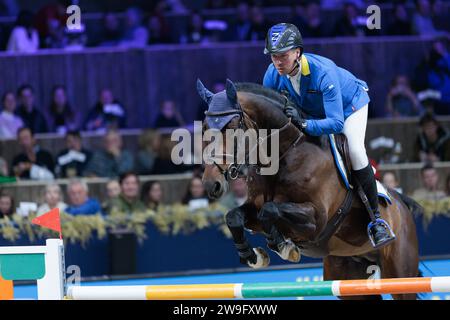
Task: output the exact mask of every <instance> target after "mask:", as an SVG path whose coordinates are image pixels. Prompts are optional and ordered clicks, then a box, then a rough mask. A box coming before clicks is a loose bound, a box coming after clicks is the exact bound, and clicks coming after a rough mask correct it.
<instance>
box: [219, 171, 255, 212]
mask: <svg viewBox="0 0 450 320" xmlns="http://www.w3.org/2000/svg"><path fill="white" fill-rule="evenodd" d="M247 196H248V190H247V182H246V181H245V179H244V178H238V179H236V180H233V181H231V182H230V191H229V192H228V193H227V194H226V195H225V196H223V197H222V198H221V199H220V204H221V205H223V206H224V207H226V208H228V209H230V210H231V209H234V208H237V207H240V206H242V205H243V204H244V203H245V201H247Z"/></svg>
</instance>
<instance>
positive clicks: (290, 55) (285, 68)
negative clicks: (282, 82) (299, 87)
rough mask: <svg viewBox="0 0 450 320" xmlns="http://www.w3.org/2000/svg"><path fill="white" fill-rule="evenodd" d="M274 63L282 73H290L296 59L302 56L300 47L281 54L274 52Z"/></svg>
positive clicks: (272, 56) (272, 57)
mask: <svg viewBox="0 0 450 320" xmlns="http://www.w3.org/2000/svg"><path fill="white" fill-rule="evenodd" d="M270 57H271V59H272V62H273V65H274V66H275V68H276V69H277V71H278V73H279V74H280V75H286V74H289V72H291V71H292V69H294V66H295V60H297V59H298V58H300V49H292V50H289V51H286V52H283V53H280V54H272V55H271V56H270Z"/></svg>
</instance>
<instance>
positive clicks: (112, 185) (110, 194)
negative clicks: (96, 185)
mask: <svg viewBox="0 0 450 320" xmlns="http://www.w3.org/2000/svg"><path fill="white" fill-rule="evenodd" d="M105 189H106V199H105V200H104V201H103V202H102V210H103V212H108V209H109V206H110V204H111V201H112V200H113V199H115V198H117V197H118V196H119V195H120V184H119V181H118V180H117V179H109V180H108V182H106V185H105Z"/></svg>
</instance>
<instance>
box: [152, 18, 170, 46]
mask: <svg viewBox="0 0 450 320" xmlns="http://www.w3.org/2000/svg"><path fill="white" fill-rule="evenodd" d="M147 27H148V33H149V37H148V44H159V43H170V42H172V40H171V38H170V32H169V31H168V26H167V23H166V21H165V18H164V16H158V15H151V16H150V17H149V18H148V22H147Z"/></svg>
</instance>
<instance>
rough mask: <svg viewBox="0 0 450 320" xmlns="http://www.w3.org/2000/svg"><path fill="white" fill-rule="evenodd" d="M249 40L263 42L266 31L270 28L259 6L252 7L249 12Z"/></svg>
mask: <svg viewBox="0 0 450 320" xmlns="http://www.w3.org/2000/svg"><path fill="white" fill-rule="evenodd" d="M250 21H251V27H250V40H252V41H263V40H264V39H265V38H266V34H267V30H268V29H269V28H270V24H269V22H268V21H267V20H266V17H265V16H264V12H263V9H262V8H261V7H260V6H253V7H252V8H251V10H250Z"/></svg>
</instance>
